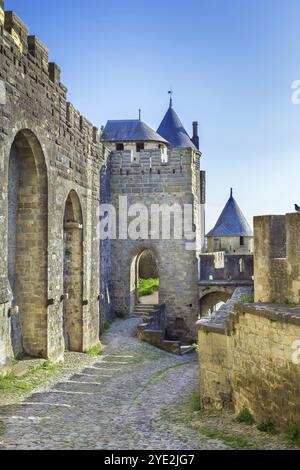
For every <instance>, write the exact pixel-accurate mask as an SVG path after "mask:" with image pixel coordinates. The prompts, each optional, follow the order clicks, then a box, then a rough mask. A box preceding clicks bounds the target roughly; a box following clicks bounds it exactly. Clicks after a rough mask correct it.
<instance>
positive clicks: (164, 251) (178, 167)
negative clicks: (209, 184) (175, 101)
mask: <svg viewBox="0 0 300 470" xmlns="http://www.w3.org/2000/svg"><path fill="white" fill-rule="evenodd" d="M110 164H111V191H112V196H111V201H112V203H113V204H114V205H115V207H118V203H119V196H127V203H128V207H130V206H131V205H133V204H136V203H142V204H144V205H145V206H146V207H147V208H148V210H149V213H150V208H151V206H152V205H153V204H159V205H162V204H167V205H169V206H172V205H173V204H176V203H177V204H180V206H181V207H183V205H184V204H192V205H193V208H194V228H195V229H197V237H198V248H199V247H200V246H201V241H200V238H201V235H202V232H203V230H204V225H201V217H200V202H201V200H200V171H199V155H198V154H197V153H195V152H193V151H192V150H189V149H180V150H179V149H178V150H177V149H176V150H173V151H172V152H171V153H170V155H169V160H168V162H167V163H163V162H162V156H161V152H160V151H159V150H155V149H154V150H145V151H142V152H140V158H139V162H135V163H133V162H132V157H131V152H126V151H124V152H114V153H112V155H111V163H110ZM150 230H151V227H149V232H148V234H149V236H148V239H139V240H130V239H127V240H113V241H112V243H111V253H112V295H113V303H114V306H115V309H116V310H117V311H118V312H122V313H125V314H128V313H130V312H132V311H133V310H134V306H135V303H136V298H135V292H136V273H135V270H136V264H135V263H136V260H137V257H138V256H139V255H140V254H141V253H142V252H143V250H145V249H150V250H151V251H152V252H153V253H154V255H155V257H156V260H157V264H158V271H159V278H160V290H159V302H160V303H161V304H166V306H167V307H166V308H167V316H168V319H169V325H168V327H169V333H170V335H171V336H177V335H179V336H181V337H182V336H188V337H195V334H196V332H195V322H196V320H197V315H198V299H197V294H198V292H197V291H198V287H197V279H198V264H197V253H198V252H197V250H196V247H195V248H194V249H193V250H190V251H189V250H186V241H187V240H185V239H181V240H176V239H174V236H172V237H171V239H170V240H162V239H161V238H162V237H161V233H160V234H158V237H156V238H157V239H152V238H151V235H150ZM171 233H173V232H171Z"/></svg>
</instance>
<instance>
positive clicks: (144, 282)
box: [138, 279, 159, 297]
mask: <svg viewBox="0 0 300 470" xmlns="http://www.w3.org/2000/svg"><path fill="white" fill-rule="evenodd" d="M158 289H159V279H140V280H139V288H138V291H139V295H140V297H144V296H145V295H151V294H154V292H158Z"/></svg>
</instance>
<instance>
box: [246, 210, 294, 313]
mask: <svg viewBox="0 0 300 470" xmlns="http://www.w3.org/2000/svg"><path fill="white" fill-rule="evenodd" d="M299 233H300V213H297V212H295V213H292V214H286V215H285V216H284V215H279V216H262V217H255V218H254V234H255V249H254V272H255V300H256V301H257V302H277V303H286V304H287V303H290V304H300V241H299Z"/></svg>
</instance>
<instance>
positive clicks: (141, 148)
mask: <svg viewBox="0 0 300 470" xmlns="http://www.w3.org/2000/svg"><path fill="white" fill-rule="evenodd" d="M144 149H145V144H142V143H138V144H136V151H137V152H140V151H141V150H144Z"/></svg>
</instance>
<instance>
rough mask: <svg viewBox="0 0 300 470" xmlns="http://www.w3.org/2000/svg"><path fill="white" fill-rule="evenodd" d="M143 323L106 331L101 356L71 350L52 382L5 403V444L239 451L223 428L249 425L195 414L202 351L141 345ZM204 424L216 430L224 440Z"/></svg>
mask: <svg viewBox="0 0 300 470" xmlns="http://www.w3.org/2000/svg"><path fill="white" fill-rule="evenodd" d="M139 322H140V320H139V319H137V318H130V319H127V320H120V321H117V322H115V323H114V324H113V325H112V326H111V328H110V330H109V331H108V332H107V333H106V334H105V335H103V338H102V340H103V342H104V344H105V345H106V346H105V347H104V351H103V355H102V356H101V357H100V356H99V357H97V358H91V357H89V356H86V355H83V354H74V353H69V354H67V355H66V363H65V365H64V366H63V367H62V368H61V369H59V370H57V371H55V372H53V374H52V375H51V376H50V377H49V378H47V384H44V385H41V386H40V387H39V388H37V389H36V390H35V392H34V393H32V394H31V395H30V396H28V397H27V398H25V399H24V400H23V401H21V402H20V399H21V394H20V395H19V396H18V395H16V394H15V395H14V394H9V395H8V396H7V397H6V401H5V403H3V400H2V402H1V406H0V449H107V450H133V449H155V450H162V449H168V450H175V449H178V450H194V449H220V450H221V449H228V448H236V447H237V446H236V443H234V444H232V443H231V442H230V443H228V438H225V439H223V438H222V433H223V432H225V433H230V432H234V433H236V434H237V435H239V434H241V435H244V434H245V426H243V425H237V424H236V423H234V424H233V420H232V416H230V415H225V414H224V415H222V417H221V418H220V415H216V416H212V415H202V414H201V415H200V413H197V412H195V413H192V412H191V409H190V404H189V401H188V398H189V397H191V395H192V394H193V393H194V392H195V390H197V388H198V382H199V380H198V364H197V355H196V354H189V355H186V356H183V357H179V356H174V355H171V354H168V353H166V352H164V351H160V350H157V349H155V348H153V347H152V346H150V345H148V344H145V343H141V342H140V341H138V340H137V338H135V336H134V332H135V329H136V326H137V325H138V323H139ZM23 396H24V394H23ZM16 400H19V403H15V402H16ZM204 427H205V428H206V431H207V428H209V429H210V430H211V429H213V430H217V431H218V433H219V435H217V438H216V436H215V435H212V434H210V437H208V434H207V432H204V431H203V428H204ZM201 429H202V431H201ZM247 432H248V434H249V432H250V430H249V427H247ZM213 434H216V433H213ZM247 437H248V438H250V440H251V446H249V447H250V448H252V441H253V442H254V441H255V446H254V447H260V448H270V449H271V448H283V444H282V442H281V441H280V440H279V438H277V437H274V438H273V437H272V438H271V437H269V436H266V435H264V436H262V435H261V433H259V432H258V431H257V430H256V429H254V428H253V427H251V433H250V435H248V436H247ZM257 440H258V441H259V442H258V443H257ZM280 446H282V447H280ZM244 447H245V443H244Z"/></svg>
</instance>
